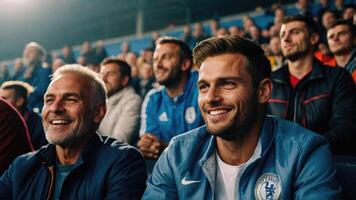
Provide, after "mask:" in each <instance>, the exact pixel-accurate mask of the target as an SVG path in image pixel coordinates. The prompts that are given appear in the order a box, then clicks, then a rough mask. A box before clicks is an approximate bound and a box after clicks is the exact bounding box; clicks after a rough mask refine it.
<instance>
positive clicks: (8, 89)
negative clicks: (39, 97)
mask: <svg viewBox="0 0 356 200" xmlns="http://www.w3.org/2000/svg"><path fill="white" fill-rule="evenodd" d="M32 91H33V88H32V86H30V85H29V84H28V83H25V82H22V81H6V82H4V83H3V84H2V85H1V88H0V97H1V98H3V99H5V100H6V101H7V102H9V103H10V104H11V105H12V106H14V107H15V108H16V110H17V111H19V113H20V114H21V115H22V117H23V118H24V119H25V121H26V125H27V127H28V131H29V133H30V136H31V142H32V144H33V147H34V149H39V148H40V147H41V146H43V145H45V144H47V140H46V137H45V134H44V130H43V126H42V118H41V116H40V115H39V114H38V113H35V112H33V111H32V110H29V109H28V108H27V98H28V96H29V94H30V93H31V92H32Z"/></svg>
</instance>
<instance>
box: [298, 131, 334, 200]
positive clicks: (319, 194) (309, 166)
mask: <svg viewBox="0 0 356 200" xmlns="http://www.w3.org/2000/svg"><path fill="white" fill-rule="evenodd" d="M301 151H302V152H301V154H300V157H299V160H298V161H297V165H296V177H295V183H294V197H293V198H292V199H323V200H328V199H330V200H332V199H341V196H340V195H341V187H340V185H339V184H338V183H337V182H336V171H335V168H334V164H333V161H332V156H331V152H330V149H329V145H328V144H327V143H326V142H324V141H323V140H322V139H321V138H320V139H314V140H311V141H308V142H305V143H304V146H303V147H302V148H301Z"/></svg>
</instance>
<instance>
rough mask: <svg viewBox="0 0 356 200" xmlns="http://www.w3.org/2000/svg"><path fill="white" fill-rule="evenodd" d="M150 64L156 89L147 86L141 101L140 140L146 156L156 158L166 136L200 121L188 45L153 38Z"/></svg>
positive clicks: (195, 81) (170, 136) (171, 40)
mask: <svg viewBox="0 0 356 200" xmlns="http://www.w3.org/2000/svg"><path fill="white" fill-rule="evenodd" d="M153 68H154V74H155V77H156V80H157V82H158V83H159V84H160V85H161V87H160V88H158V89H153V90H151V91H150V92H149V93H148V94H147V95H146V98H145V100H144V102H143V105H142V110H141V127H140V136H141V138H140V140H139V142H138V144H137V146H138V147H139V149H140V150H141V151H142V153H143V154H144V156H145V157H146V158H154V159H156V158H158V157H159V155H160V154H161V152H162V151H163V150H164V149H165V148H166V146H167V144H168V143H169V141H170V139H171V138H172V137H174V136H176V135H179V134H181V133H184V132H186V131H189V130H191V129H194V128H197V127H199V126H200V125H202V124H203V120H202V118H201V115H200V112H199V107H198V101H197V98H198V91H197V78H198V74H197V72H193V71H192V53H191V50H190V48H189V46H188V45H187V44H186V43H184V42H183V41H181V40H178V39H175V38H172V37H162V38H160V39H159V40H157V42H156V49H155V51H154V54H153Z"/></svg>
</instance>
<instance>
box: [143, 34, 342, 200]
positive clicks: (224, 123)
mask: <svg viewBox="0 0 356 200" xmlns="http://www.w3.org/2000/svg"><path fill="white" fill-rule="evenodd" d="M193 56H194V61H195V63H196V64H197V65H198V66H200V70H199V78H198V88H199V98H198V102H199V107H200V110H201V113H202V116H203V119H204V121H205V123H206V126H203V127H200V128H198V129H195V130H193V131H190V132H188V133H186V134H182V135H180V136H177V137H175V138H173V139H172V141H171V143H170V144H169V146H168V148H167V150H166V151H164V152H163V154H162V155H161V157H160V158H159V160H158V161H157V164H156V166H155V168H154V170H153V173H152V175H151V176H150V177H149V179H148V181H147V189H146V191H145V194H144V197H143V199H219V200H220V199H229V200H230V199H318V198H320V199H337V198H338V195H339V192H340V191H341V189H340V187H339V185H338V184H337V183H336V182H335V181H334V178H335V169H334V168H333V165H332V161H331V154H330V150H329V147H328V145H327V143H326V141H325V140H324V139H323V138H322V137H321V136H319V135H317V134H314V133H313V132H310V131H308V130H306V129H304V128H303V127H301V126H299V125H297V124H294V123H291V122H288V121H284V120H281V119H278V118H273V117H267V116H266V115H265V104H266V103H267V101H268V99H269V98H270V95H271V92H272V83H271V80H270V78H269V77H270V73H271V70H270V64H269V61H268V59H267V58H266V57H265V56H264V52H263V50H262V49H261V48H260V47H259V46H257V45H256V44H255V43H253V42H251V41H249V40H247V39H243V38H240V37H234V36H223V37H220V38H211V39H208V40H205V41H203V42H202V43H200V44H198V46H197V47H195V49H194V51H193ZM315 161H317V162H315Z"/></svg>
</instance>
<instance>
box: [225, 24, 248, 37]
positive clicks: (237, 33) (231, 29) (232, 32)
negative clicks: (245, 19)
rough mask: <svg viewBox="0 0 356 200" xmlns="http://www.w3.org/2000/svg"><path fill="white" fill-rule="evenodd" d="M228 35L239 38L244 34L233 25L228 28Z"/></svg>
mask: <svg viewBox="0 0 356 200" xmlns="http://www.w3.org/2000/svg"><path fill="white" fill-rule="evenodd" d="M229 33H230V35H234V36H240V37H242V36H243V35H244V34H245V33H244V32H243V30H241V28H240V27H238V26H235V25H233V26H230V27H229Z"/></svg>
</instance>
